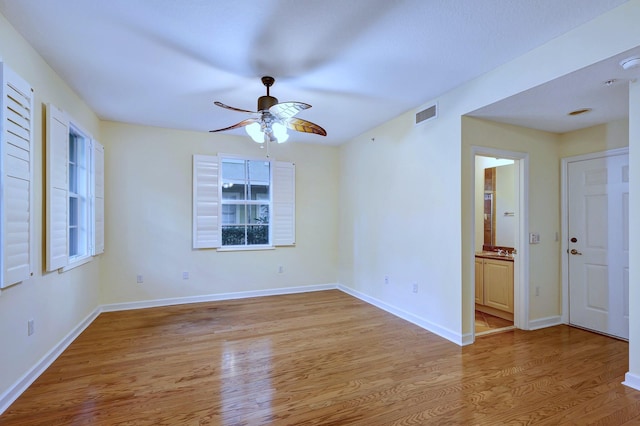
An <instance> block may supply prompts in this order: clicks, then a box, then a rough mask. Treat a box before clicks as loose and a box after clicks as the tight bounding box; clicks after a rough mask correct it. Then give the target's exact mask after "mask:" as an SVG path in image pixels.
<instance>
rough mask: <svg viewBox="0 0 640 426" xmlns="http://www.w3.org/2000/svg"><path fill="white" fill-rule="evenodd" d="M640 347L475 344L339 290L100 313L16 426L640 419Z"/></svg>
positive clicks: (555, 341) (506, 338) (563, 339)
mask: <svg viewBox="0 0 640 426" xmlns="http://www.w3.org/2000/svg"><path fill="white" fill-rule="evenodd" d="M627 369H628V344H627V343H626V342H623V341H619V340H615V339H612V338H609V337H605V336H600V335H597V334H593V333H589V332H587V331H584V330H579V329H574V328H570V327H566V326H557V327H552V328H547V329H543V330H538V331H530V332H524V331H520V330H515V331H509V332H505V333H499V334H495V335H489V336H485V337H482V338H481V339H478V340H477V342H476V343H475V344H474V345H471V346H467V347H464V348H461V347H458V346H457V345H455V344H453V343H450V342H448V341H446V340H445V339H442V338H440V337H438V336H435V335H433V334H431V333H429V332H427V331H425V330H423V329H421V328H419V327H417V326H415V325H413V324H410V323H407V322H405V321H403V320H401V319H399V318H396V317H394V316H392V315H390V314H388V313H386V312H384V311H381V310H379V309H377V308H375V307H373V306H370V305H367V304H366V303H364V302H362V301H360V300H358V299H355V298H353V297H351V296H349V295H347V294H344V293H342V292H340V291H338V290H332V291H323V292H314V293H305V294H294V295H284V296H273V297H262V298H254V299H244V300H233V301H224V302H214V303H199V304H191V305H180V306H170V307H162V308H151V309H143V310H135V311H124V312H110V313H103V314H101V315H100V316H99V317H98V318H97V319H96V320H95V321H94V322H93V324H91V325H90V326H89V327H88V328H87V330H85V332H84V333H82V334H81V335H80V336H79V337H78V339H76V341H75V342H73V343H72V344H71V345H70V346H69V348H68V349H67V350H66V351H65V352H64V353H63V354H62V355H61V356H60V357H59V358H58V359H57V360H56V361H55V362H54V363H53V364H52V365H51V366H50V368H49V369H47V371H45V372H44V373H43V374H42V376H40V378H39V379H38V380H37V381H36V382H35V383H34V384H33V385H32V386H31V387H30V388H29V389H28V390H27V391H26V392H25V393H24V394H23V395H22V396H21V397H20V398H18V400H16V402H15V403H14V404H13V405H12V406H11V407H9V409H8V410H7V411H6V412H5V413H4V414H3V415H2V416H0V424H1V425H62V424H64V425H71V424H72V425H263V424H275V425H367V426H371V425H432V424H437V425H441V424H451V425H502V424H518V425H526V424H540V425H561V424H595V425H631V424H640V392H638V391H635V390H633V389H630V388H627V387H625V386H623V385H621V384H620V382H622V380H623V379H624V374H625V373H626V371H627Z"/></svg>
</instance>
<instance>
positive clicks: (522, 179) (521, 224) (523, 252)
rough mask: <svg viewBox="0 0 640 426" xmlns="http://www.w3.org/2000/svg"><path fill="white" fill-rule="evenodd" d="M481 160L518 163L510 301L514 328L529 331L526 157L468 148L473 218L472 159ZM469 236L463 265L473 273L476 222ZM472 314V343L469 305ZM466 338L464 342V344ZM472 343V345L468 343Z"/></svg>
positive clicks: (473, 160)
mask: <svg viewBox="0 0 640 426" xmlns="http://www.w3.org/2000/svg"><path fill="white" fill-rule="evenodd" d="M477 155H479V156H483V157H496V158H507V159H512V160H514V161H516V162H518V167H517V169H516V170H517V173H518V194H519V195H518V200H519V201H518V210H519V213H520V214H519V216H520V217H519V221H518V230H517V232H516V244H515V245H516V247H515V248H516V249H517V251H518V255H517V261H516V262H515V263H514V271H513V278H514V280H513V282H514V288H513V300H514V309H515V310H514V318H513V320H514V325H515V327H516V328H519V329H522V330H530V329H531V325H530V323H529V244H528V241H529V240H528V234H529V153H528V152H519V151H508V150H504V149H496V148H489V147H484V146H476V145H473V146H471V164H472V165H473V166H472V170H473V172H472V173H471V182H470V185H471V191H470V193H471V194H470V196H471V200H470V201H471V204H470V205H471V213H468V212H467V213H466V214H474V212H475V209H476V208H477V206H476V203H475V194H474V191H475V168H476V166H475V164H476V162H475V158H476V156H477ZM471 235H473V236H474V240H472V244H471V247H470V248H469V251H468V252H467V253H465V254H463V255H464V259H465V260H464V261H465V262H469V264H470V265H471V266H470V268H471V269H470V270H471V271H473V268H474V261H475V221H474V220H471ZM474 280H475V274H473V273H472V274H471V281H472V285H471V286H470V287H471V288H470V289H469V290H468V291H470V292H471V293H470V294H469V295H468V297H469V298H470V300H471V301H473V300H474V299H475V281H474ZM471 306H472V311H471V312H470V313H469V321H470V324H469V327H470V329H471V330H472V331H471V334H472V338H471V340H472V341H473V340H475V326H474V318H475V315H474V310H473V309H474V307H475V304H474V303H472V304H471ZM467 339H468V338H465V340H467ZM471 343H472V342H471Z"/></svg>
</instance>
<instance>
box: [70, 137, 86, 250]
mask: <svg viewBox="0 0 640 426" xmlns="http://www.w3.org/2000/svg"><path fill="white" fill-rule="evenodd" d="M89 144H90V139H89V138H87V136H85V135H84V134H83V133H81V132H80V131H79V130H77V129H74V128H73V127H71V129H70V131H69V260H70V262H73V261H74V260H75V259H80V258H82V257H85V256H87V255H88V254H89V233H90V229H89V152H90V151H89Z"/></svg>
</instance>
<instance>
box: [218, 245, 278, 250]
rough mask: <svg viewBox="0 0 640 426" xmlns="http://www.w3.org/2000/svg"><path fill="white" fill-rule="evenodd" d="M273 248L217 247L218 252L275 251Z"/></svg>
mask: <svg viewBox="0 0 640 426" xmlns="http://www.w3.org/2000/svg"><path fill="white" fill-rule="evenodd" d="M275 249H276V248H275V246H231V247H218V251H262V250H275Z"/></svg>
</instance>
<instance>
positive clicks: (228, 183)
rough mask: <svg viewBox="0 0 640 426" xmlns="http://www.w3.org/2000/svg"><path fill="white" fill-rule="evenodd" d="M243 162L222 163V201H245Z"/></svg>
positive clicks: (244, 167) (225, 161)
mask: <svg viewBox="0 0 640 426" xmlns="http://www.w3.org/2000/svg"><path fill="white" fill-rule="evenodd" d="M245 163H246V162H245V160H223V161H222V199H223V200H244V199H246V197H245V194H246V191H245V185H246V182H247V176H246V166H245Z"/></svg>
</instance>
